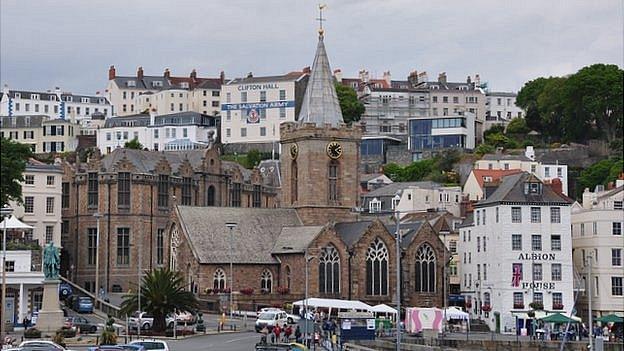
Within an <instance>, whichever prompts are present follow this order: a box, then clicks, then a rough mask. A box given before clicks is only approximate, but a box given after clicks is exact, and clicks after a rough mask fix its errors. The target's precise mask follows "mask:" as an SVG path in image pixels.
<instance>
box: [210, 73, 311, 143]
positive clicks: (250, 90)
mask: <svg viewBox="0 0 624 351" xmlns="http://www.w3.org/2000/svg"><path fill="white" fill-rule="evenodd" d="M308 70H309V69H307V70H304V71H302V72H291V73H288V74H285V75H281V76H268V77H253V76H251V75H250V76H248V77H246V78H236V79H232V80H230V81H228V82H226V83H225V84H224V85H223V86H222V89H221V140H222V142H223V143H224V144H273V143H275V144H276V147H278V146H279V145H280V144H279V140H280V124H282V123H283V122H293V121H295V119H296V118H297V117H296V116H297V115H298V114H299V109H300V107H301V106H300V104H301V101H302V100H303V95H304V94H305V89H306V86H307V82H308V74H309V71H308Z"/></svg>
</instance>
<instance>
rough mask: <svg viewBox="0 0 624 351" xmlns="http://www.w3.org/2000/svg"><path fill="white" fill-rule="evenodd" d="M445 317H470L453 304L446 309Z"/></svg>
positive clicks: (464, 318)
mask: <svg viewBox="0 0 624 351" xmlns="http://www.w3.org/2000/svg"><path fill="white" fill-rule="evenodd" d="M446 319H462V320H468V319H470V315H469V314H468V313H466V312H464V311H462V310H460V309H459V308H457V307H455V306H451V307H448V308H447V309H446Z"/></svg>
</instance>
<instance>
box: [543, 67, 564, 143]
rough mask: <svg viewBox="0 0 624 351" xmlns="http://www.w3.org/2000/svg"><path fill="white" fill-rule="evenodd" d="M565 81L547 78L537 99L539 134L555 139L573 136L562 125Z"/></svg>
mask: <svg viewBox="0 0 624 351" xmlns="http://www.w3.org/2000/svg"><path fill="white" fill-rule="evenodd" d="M565 81H566V78H558V77H555V78H549V79H548V82H546V85H545V86H544V90H543V91H542V93H541V94H540V95H539V96H538V97H537V104H538V110H539V113H540V116H541V120H540V123H541V126H542V129H541V130H540V132H541V133H542V134H543V135H547V136H550V137H553V138H555V139H561V138H562V137H564V136H566V135H570V134H573V132H570V131H569V129H570V128H566V127H567V126H566V125H564V114H565Z"/></svg>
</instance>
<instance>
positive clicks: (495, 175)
mask: <svg viewBox="0 0 624 351" xmlns="http://www.w3.org/2000/svg"><path fill="white" fill-rule="evenodd" d="M521 172H522V170H520V169H473V170H472V173H473V174H474V176H475V179H476V180H477V183H479V187H480V188H481V189H483V186H484V185H485V180H484V179H483V178H484V177H491V178H492V182H496V181H498V180H500V179H501V178H503V177H505V176H508V175H512V174H518V173H521Z"/></svg>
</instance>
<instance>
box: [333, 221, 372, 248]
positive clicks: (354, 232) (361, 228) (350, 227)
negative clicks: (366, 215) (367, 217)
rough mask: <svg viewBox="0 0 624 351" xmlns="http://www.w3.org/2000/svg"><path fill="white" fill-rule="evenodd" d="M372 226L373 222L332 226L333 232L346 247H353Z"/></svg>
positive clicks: (342, 223) (343, 223) (341, 223)
mask: <svg viewBox="0 0 624 351" xmlns="http://www.w3.org/2000/svg"><path fill="white" fill-rule="evenodd" d="M372 224H373V221H361V222H340V223H336V224H335V225H334V230H336V233H338V235H340V237H341V238H342V241H344V243H345V244H347V246H348V247H353V245H355V244H356V243H357V242H358V241H360V238H361V237H362V235H364V233H366V231H367V230H368V228H370V226H371V225H372Z"/></svg>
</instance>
